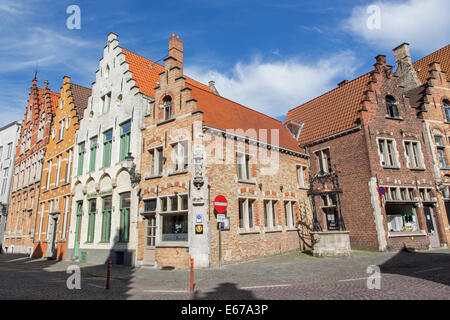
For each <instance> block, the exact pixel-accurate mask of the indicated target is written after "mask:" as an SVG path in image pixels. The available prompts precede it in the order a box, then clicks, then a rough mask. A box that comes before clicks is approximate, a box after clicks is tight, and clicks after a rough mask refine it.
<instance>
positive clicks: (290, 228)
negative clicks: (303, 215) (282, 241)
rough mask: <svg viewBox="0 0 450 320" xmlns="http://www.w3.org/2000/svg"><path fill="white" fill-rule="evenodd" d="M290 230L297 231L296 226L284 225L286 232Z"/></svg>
mask: <svg viewBox="0 0 450 320" xmlns="http://www.w3.org/2000/svg"><path fill="white" fill-rule="evenodd" d="M290 231H298V228H295V227H286V232H290Z"/></svg>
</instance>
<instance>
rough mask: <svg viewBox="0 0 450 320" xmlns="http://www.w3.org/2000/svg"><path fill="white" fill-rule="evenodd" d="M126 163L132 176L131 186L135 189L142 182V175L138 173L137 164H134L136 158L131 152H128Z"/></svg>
mask: <svg viewBox="0 0 450 320" xmlns="http://www.w3.org/2000/svg"><path fill="white" fill-rule="evenodd" d="M125 161H126V162H127V169H128V173H129V174H130V180H131V185H132V186H133V187H135V186H137V185H138V184H139V182H140V181H141V174H140V173H139V172H136V164H135V163H134V157H133V156H132V155H131V152H128V154H127V156H126V157H125Z"/></svg>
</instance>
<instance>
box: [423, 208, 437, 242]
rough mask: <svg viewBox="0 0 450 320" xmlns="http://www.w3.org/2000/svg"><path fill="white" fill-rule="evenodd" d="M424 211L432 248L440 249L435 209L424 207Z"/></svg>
mask: <svg viewBox="0 0 450 320" xmlns="http://www.w3.org/2000/svg"><path fill="white" fill-rule="evenodd" d="M423 211H424V213H425V221H426V223H427V232H428V237H429V238H430V246H431V247H432V248H440V247H441V244H440V242H439V235H438V233H437V230H436V224H435V221H434V217H433V207H432V206H430V205H424V206H423Z"/></svg>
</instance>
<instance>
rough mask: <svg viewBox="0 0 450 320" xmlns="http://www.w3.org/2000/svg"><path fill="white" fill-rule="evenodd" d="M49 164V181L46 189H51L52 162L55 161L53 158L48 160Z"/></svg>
mask: <svg viewBox="0 0 450 320" xmlns="http://www.w3.org/2000/svg"><path fill="white" fill-rule="evenodd" d="M47 163H48V166H47V183H46V184H45V190H49V189H50V181H51V177H52V164H53V161H52V159H50V160H48V161H47Z"/></svg>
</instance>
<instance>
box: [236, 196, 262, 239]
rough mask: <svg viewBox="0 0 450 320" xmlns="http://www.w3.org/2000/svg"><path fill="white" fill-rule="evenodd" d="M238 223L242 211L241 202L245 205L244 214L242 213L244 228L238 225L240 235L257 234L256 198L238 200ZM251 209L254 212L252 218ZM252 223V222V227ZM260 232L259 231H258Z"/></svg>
mask: <svg viewBox="0 0 450 320" xmlns="http://www.w3.org/2000/svg"><path fill="white" fill-rule="evenodd" d="M238 201H239V203H238V205H239V208H238V222H239V211H240V210H241V202H242V203H243V209H244V212H242V214H243V217H242V220H243V227H241V225H240V223H239V224H238V226H239V233H246V232H255V231H257V227H256V226H255V207H254V204H255V201H256V199H255V198H238ZM249 208H251V211H252V218H251V219H250V218H249ZM250 222H251V226H250ZM257 232H259V231H257Z"/></svg>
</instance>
